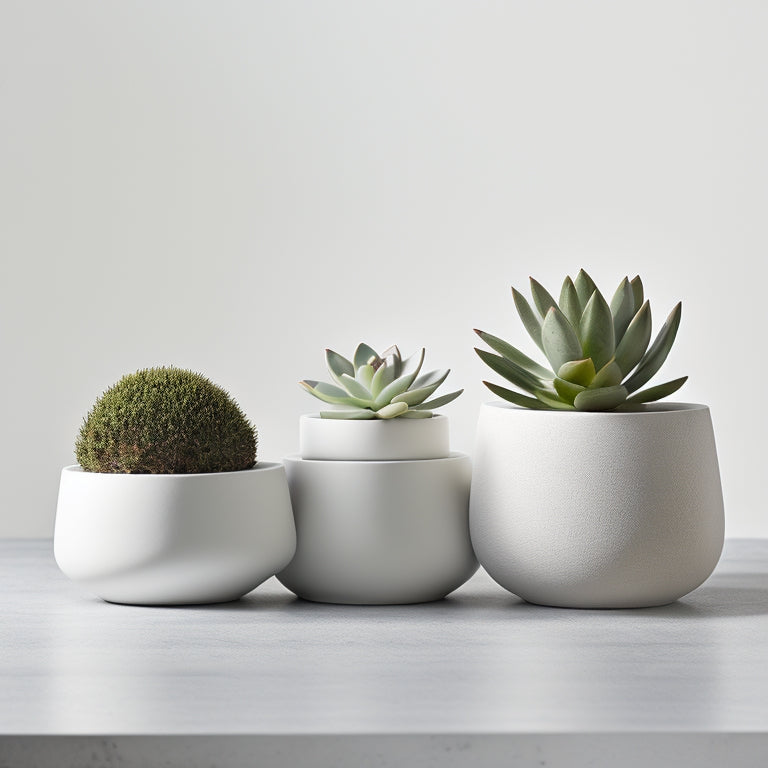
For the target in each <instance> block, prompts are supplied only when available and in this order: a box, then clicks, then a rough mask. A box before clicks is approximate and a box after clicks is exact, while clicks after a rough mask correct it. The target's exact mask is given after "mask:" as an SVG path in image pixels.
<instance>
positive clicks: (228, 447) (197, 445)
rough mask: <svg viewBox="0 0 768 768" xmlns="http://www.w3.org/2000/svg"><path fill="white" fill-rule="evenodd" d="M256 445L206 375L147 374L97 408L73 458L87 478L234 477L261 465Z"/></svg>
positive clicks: (123, 383)
mask: <svg viewBox="0 0 768 768" xmlns="http://www.w3.org/2000/svg"><path fill="white" fill-rule="evenodd" d="M256 442H257V433H256V429H255V427H254V426H253V425H252V424H251V423H250V422H249V421H248V419H246V417H245V415H244V414H243V412H242V411H241V410H240V408H239V406H238V405H237V403H236V402H235V401H234V400H233V399H232V398H231V397H230V396H229V395H228V394H227V393H226V392H225V391H224V390H223V389H222V388H221V387H218V386H216V385H215V384H213V383H212V382H211V381H209V380H208V379H207V378H205V376H202V375H200V374H199V373H193V372H192V371H185V370H182V369H181V368H173V367H167V368H165V367H164V368H147V369H145V370H142V371H137V372H136V373H131V374H128V375H127V376H123V378H122V379H120V381H118V382H117V384H115V385H114V386H112V387H110V388H109V389H108V390H107V391H106V392H104V394H103V395H102V396H101V397H100V398H99V399H98V400H97V401H96V404H95V405H94V406H93V409H92V410H91V412H90V413H89V414H88V415H87V416H86V417H85V420H84V422H83V426H82V427H81V428H80V434H79V435H78V438H77V442H76V444H75V455H76V457H77V461H78V463H79V464H80V466H81V467H82V468H83V469H84V470H85V471H86V472H120V473H144V474H147V473H149V474H189V473H199V472H232V471H235V470H240V469H248V468H249V467H252V466H253V465H254V464H255V463H256Z"/></svg>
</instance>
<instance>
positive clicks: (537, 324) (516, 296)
mask: <svg viewBox="0 0 768 768" xmlns="http://www.w3.org/2000/svg"><path fill="white" fill-rule="evenodd" d="M512 298H513V300H514V302H515V307H516V309H517V314H518V315H520V319H521V320H522V321H523V325H524V326H525V330H526V331H528V335H529V336H530V337H531V338H532V339H533V341H534V342H535V344H536V346H537V347H538V348H539V349H540V350H542V351H544V347H543V346H542V343H541V321H540V320H539V318H538V317H537V316H536V313H535V312H534V311H533V310H532V309H531V305H530V304H529V303H528V300H527V299H526V298H525V296H523V294H522V293H520V291H518V290H516V289H515V288H514V287H513V288H512Z"/></svg>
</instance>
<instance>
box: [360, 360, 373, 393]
mask: <svg viewBox="0 0 768 768" xmlns="http://www.w3.org/2000/svg"><path fill="white" fill-rule="evenodd" d="M374 373H375V371H374V369H373V366H372V365H368V364H367V363H366V364H365V365H361V366H360V367H359V368H358V369H357V370H356V371H355V378H356V379H357V380H358V381H359V382H360V383H361V384H362V385H363V386H364V387H365V388H366V389H367V390H368V391H369V392H370V391H371V383H372V382H373V374H374ZM371 397H373V394H371Z"/></svg>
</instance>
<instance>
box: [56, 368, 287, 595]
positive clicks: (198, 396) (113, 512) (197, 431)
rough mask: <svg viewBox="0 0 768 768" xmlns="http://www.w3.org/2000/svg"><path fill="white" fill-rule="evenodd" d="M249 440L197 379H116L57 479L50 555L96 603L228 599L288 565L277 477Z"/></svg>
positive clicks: (251, 432) (145, 373)
mask: <svg viewBox="0 0 768 768" xmlns="http://www.w3.org/2000/svg"><path fill="white" fill-rule="evenodd" d="M256 439H257V433H256V430H255V428H254V427H253V425H252V424H251V423H250V422H249V421H248V420H247V419H246V417H245V416H244V415H243V413H242V411H241V410H240V408H239V407H238V406H237V404H236V403H235V402H234V401H233V400H232V399H231V398H230V397H229V395H228V394H227V393H226V392H225V391H224V390H223V389H221V388H220V387H218V386H216V385H215V384H213V383H212V382H211V381H209V380H208V379H207V378H205V377H204V376H201V375H200V374H197V373H193V372H192V371H186V370H181V369H179V368H174V367H167V368H166V367H164V368H149V369H146V370H141V371H137V372H136V373H133V374H129V375H127V376H124V377H123V378H122V379H121V380H120V381H118V382H117V383H116V384H115V385H114V386H112V387H111V388H109V389H108V390H107V391H106V392H104V394H103V395H102V396H101V397H100V398H99V399H98V400H97V402H96V404H95V405H94V407H93V409H92V410H91V412H90V413H89V414H88V415H87V417H86V418H85V420H84V422H83V425H82V427H81V429H80V433H79V436H78V438H77V442H76V446H75V453H76V457H77V460H78V462H79V463H78V464H77V465H74V466H70V467H65V468H64V470H63V471H62V473H61V483H60V487H59V500H58V507H57V511H56V524H55V533H54V554H55V557H56V562H57V563H58V565H59V567H60V568H61V570H62V571H63V572H64V573H65V574H66V575H67V576H69V578H71V579H72V580H74V581H76V582H78V583H80V584H82V585H83V586H84V587H86V588H87V589H88V590H90V591H91V592H93V593H95V594H96V595H98V596H99V597H101V598H103V599H104V600H108V601H109V602H115V603H131V604H138V605H168V604H184V603H215V602H223V601H228V600H235V599H237V598H239V597H242V596H243V595H244V594H246V593H247V592H250V591H251V590H252V589H254V588H255V587H257V586H258V585H259V584H261V583H262V582H263V581H264V580H265V579H267V578H268V577H270V576H272V575H274V574H275V573H276V572H277V571H279V570H280V569H281V568H283V567H284V566H285V565H286V564H287V563H288V561H289V560H290V559H291V556H292V555H293V552H294V549H295V543H296V535H295V530H294V526H293V516H292V514H291V507H290V498H289V494H288V486H287V482H286V478H285V470H284V468H283V466H282V465H281V464H276V463H264V462H261V463H258V464H256Z"/></svg>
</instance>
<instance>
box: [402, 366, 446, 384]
mask: <svg viewBox="0 0 768 768" xmlns="http://www.w3.org/2000/svg"><path fill="white" fill-rule="evenodd" d="M450 372H451V369H450V368H438V369H437V370H434V371H429V372H427V373H422V374H421V376H419V377H418V378H417V379H416V380H415V381H414V382H413V384H411V386H412V387H413V389H420V388H421V387H428V386H431V385H432V384H436V385H438V386H439V385H440V384H442V383H443V382H444V381H445V380H446V379H447V378H448V374H449V373H450Z"/></svg>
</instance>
